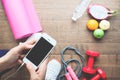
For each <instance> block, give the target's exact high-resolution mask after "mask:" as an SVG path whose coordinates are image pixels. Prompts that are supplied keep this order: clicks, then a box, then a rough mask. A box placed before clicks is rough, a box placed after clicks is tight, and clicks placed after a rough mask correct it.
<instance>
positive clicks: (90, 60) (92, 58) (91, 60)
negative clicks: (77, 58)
mask: <svg viewBox="0 0 120 80" xmlns="http://www.w3.org/2000/svg"><path fill="white" fill-rule="evenodd" d="M93 64H94V57H91V56H90V57H89V58H88V62H87V66H88V67H89V68H92V67H93Z"/></svg>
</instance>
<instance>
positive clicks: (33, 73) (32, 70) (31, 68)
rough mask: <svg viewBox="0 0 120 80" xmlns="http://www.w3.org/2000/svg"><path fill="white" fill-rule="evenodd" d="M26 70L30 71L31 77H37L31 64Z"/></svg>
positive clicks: (28, 64) (27, 65)
mask: <svg viewBox="0 0 120 80" xmlns="http://www.w3.org/2000/svg"><path fill="white" fill-rule="evenodd" d="M26 68H27V70H28V71H29V73H30V75H31V76H32V75H36V72H35V69H34V67H33V66H32V65H31V63H27V64H26Z"/></svg>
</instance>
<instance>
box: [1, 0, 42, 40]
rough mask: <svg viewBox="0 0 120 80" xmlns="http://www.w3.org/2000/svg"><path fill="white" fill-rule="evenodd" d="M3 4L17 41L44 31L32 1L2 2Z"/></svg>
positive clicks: (12, 0)
mask: <svg viewBox="0 0 120 80" xmlns="http://www.w3.org/2000/svg"><path fill="white" fill-rule="evenodd" d="M27 2H28V3H27ZM2 4H3V7H4V10H5V13H6V15H7V18H8V21H9V24H10V27H11V30H12V32H13V35H14V38H15V39H23V38H26V37H29V36H30V35H31V34H33V33H35V32H39V31H42V28H41V26H40V22H39V20H38V17H37V14H36V13H35V9H34V7H33V4H32V1H31V0H30V2H29V1H28V0H26V1H25V0H24V1H23V0H2ZM30 8H31V9H30ZM31 16H32V17H31Z"/></svg>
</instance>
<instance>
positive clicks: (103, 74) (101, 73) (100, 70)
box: [90, 68, 107, 80]
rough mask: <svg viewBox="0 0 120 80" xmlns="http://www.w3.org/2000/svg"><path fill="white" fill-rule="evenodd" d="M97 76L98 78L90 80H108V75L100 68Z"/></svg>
mask: <svg viewBox="0 0 120 80" xmlns="http://www.w3.org/2000/svg"><path fill="white" fill-rule="evenodd" d="M97 72H98V73H97V75H96V76H94V77H93V78H92V79H90V80H99V79H100V78H101V79H102V80H106V78H107V77H106V74H105V72H104V71H103V70H102V69H100V68H98V69H97Z"/></svg>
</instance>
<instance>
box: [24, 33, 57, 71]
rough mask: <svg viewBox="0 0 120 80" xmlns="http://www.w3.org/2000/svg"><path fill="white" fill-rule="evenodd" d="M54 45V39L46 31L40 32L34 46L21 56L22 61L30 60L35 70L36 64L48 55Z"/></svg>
mask: <svg viewBox="0 0 120 80" xmlns="http://www.w3.org/2000/svg"><path fill="white" fill-rule="evenodd" d="M55 45H56V40H55V39H53V38H52V37H51V36H49V35H48V34H46V33H42V34H41V35H40V36H39V40H37V42H36V43H35V44H34V47H33V48H32V49H30V50H29V51H28V53H27V54H26V56H25V57H24V58H23V62H24V63H28V62H30V63H31V64H32V65H33V67H34V68H35V70H37V68H38V66H39V65H40V64H41V63H42V62H43V61H44V60H45V59H46V58H47V57H48V55H49V54H50V52H51V51H52V49H53V48H54V47H55Z"/></svg>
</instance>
